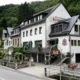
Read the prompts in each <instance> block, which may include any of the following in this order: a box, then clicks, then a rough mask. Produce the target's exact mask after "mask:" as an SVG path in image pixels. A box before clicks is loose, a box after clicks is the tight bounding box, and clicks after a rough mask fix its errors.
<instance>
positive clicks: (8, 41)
mask: <svg viewBox="0 0 80 80" xmlns="http://www.w3.org/2000/svg"><path fill="white" fill-rule="evenodd" d="M11 46H12V39H11V38H10V37H7V38H6V39H5V40H4V49H8V48H9V47H11Z"/></svg>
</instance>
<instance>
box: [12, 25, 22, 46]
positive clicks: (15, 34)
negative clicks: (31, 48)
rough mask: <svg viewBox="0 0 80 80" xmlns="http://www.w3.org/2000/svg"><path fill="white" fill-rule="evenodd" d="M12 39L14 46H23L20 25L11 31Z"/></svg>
mask: <svg viewBox="0 0 80 80" xmlns="http://www.w3.org/2000/svg"><path fill="white" fill-rule="evenodd" d="M11 39H12V45H13V47H21V44H20V42H21V41H20V40H21V37H20V25H19V26H17V27H15V28H13V31H12V32H11Z"/></svg>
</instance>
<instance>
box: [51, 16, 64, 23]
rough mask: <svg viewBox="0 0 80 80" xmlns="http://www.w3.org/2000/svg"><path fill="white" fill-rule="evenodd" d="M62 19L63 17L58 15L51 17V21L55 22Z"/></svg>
mask: <svg viewBox="0 0 80 80" xmlns="http://www.w3.org/2000/svg"><path fill="white" fill-rule="evenodd" d="M60 20H63V18H60V17H57V16H55V17H51V18H50V22H55V23H57V22H58V21H60Z"/></svg>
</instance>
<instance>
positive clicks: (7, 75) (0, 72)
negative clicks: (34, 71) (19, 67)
mask: <svg viewBox="0 0 80 80" xmlns="http://www.w3.org/2000/svg"><path fill="white" fill-rule="evenodd" d="M0 80H44V79H40V78H38V77H35V76H32V75H29V74H25V73H22V72H19V71H16V70H12V69H9V68H5V67H2V66H0Z"/></svg>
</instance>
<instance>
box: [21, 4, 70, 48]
mask: <svg viewBox="0 0 80 80" xmlns="http://www.w3.org/2000/svg"><path fill="white" fill-rule="evenodd" d="M67 18H70V15H69V13H68V12H67V10H66V9H65V8H64V6H63V5H62V4H57V5H55V6H53V7H51V8H49V9H46V10H44V11H42V12H39V13H37V14H34V15H33V17H32V18H31V19H29V20H28V21H26V22H25V26H24V27H22V29H21V44H22V45H23V43H25V42H30V41H32V47H35V46H36V45H35V43H37V42H41V44H42V47H44V48H45V47H47V46H48V44H47V41H48V40H49V34H50V31H51V28H50V26H51V24H53V23H55V22H57V21H58V20H62V19H67Z"/></svg>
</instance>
